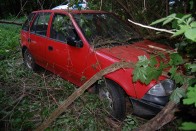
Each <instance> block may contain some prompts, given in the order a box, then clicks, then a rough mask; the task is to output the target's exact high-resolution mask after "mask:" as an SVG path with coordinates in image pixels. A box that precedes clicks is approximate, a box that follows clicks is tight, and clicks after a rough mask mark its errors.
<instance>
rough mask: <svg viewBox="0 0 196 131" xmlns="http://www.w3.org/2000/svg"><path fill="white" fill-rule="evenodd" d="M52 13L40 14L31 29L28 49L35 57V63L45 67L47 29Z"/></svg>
mask: <svg viewBox="0 0 196 131" xmlns="http://www.w3.org/2000/svg"><path fill="white" fill-rule="evenodd" d="M50 14H51V13H46V12H41V13H38V14H37V16H36V18H35V20H34V22H33V23H32V26H31V28H30V35H29V38H28V49H29V51H30V53H31V54H32V55H33V58H34V59H35V62H36V63H37V64H39V65H41V66H43V67H45V66H46V59H45V47H46V42H47V39H48V38H47V29H48V22H49V19H50Z"/></svg>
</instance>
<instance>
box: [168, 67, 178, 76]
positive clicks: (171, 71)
mask: <svg viewBox="0 0 196 131" xmlns="http://www.w3.org/2000/svg"><path fill="white" fill-rule="evenodd" d="M176 71H177V68H176V67H174V66H172V68H170V70H169V73H171V77H172V78H173V77H174V75H175V74H176Z"/></svg>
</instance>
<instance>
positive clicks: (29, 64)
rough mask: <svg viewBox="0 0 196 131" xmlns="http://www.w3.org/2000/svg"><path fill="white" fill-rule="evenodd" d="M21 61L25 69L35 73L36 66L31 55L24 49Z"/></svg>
mask: <svg viewBox="0 0 196 131" xmlns="http://www.w3.org/2000/svg"><path fill="white" fill-rule="evenodd" d="M23 59H24V64H25V65H26V66H27V68H28V69H29V70H33V71H35V70H36V69H37V64H36V63H35V61H34V59H33V57H32V55H31V54H30V52H29V51H28V49H26V50H25V51H24V54H23Z"/></svg>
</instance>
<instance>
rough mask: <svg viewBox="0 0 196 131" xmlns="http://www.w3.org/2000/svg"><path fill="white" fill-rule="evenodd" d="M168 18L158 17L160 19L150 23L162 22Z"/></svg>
mask: <svg viewBox="0 0 196 131" xmlns="http://www.w3.org/2000/svg"><path fill="white" fill-rule="evenodd" d="M166 19H167V17H165V18H161V19H158V20H156V21H154V22H152V23H151V24H150V25H155V24H158V23H161V22H163V21H165V20H166Z"/></svg>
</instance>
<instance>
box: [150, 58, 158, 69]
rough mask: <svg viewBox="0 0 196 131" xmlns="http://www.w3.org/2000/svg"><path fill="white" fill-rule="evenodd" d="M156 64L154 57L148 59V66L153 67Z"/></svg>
mask: <svg viewBox="0 0 196 131" xmlns="http://www.w3.org/2000/svg"><path fill="white" fill-rule="evenodd" d="M156 64H157V60H156V58H155V57H153V56H151V57H150V66H151V67H154V66H155V65H156Z"/></svg>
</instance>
